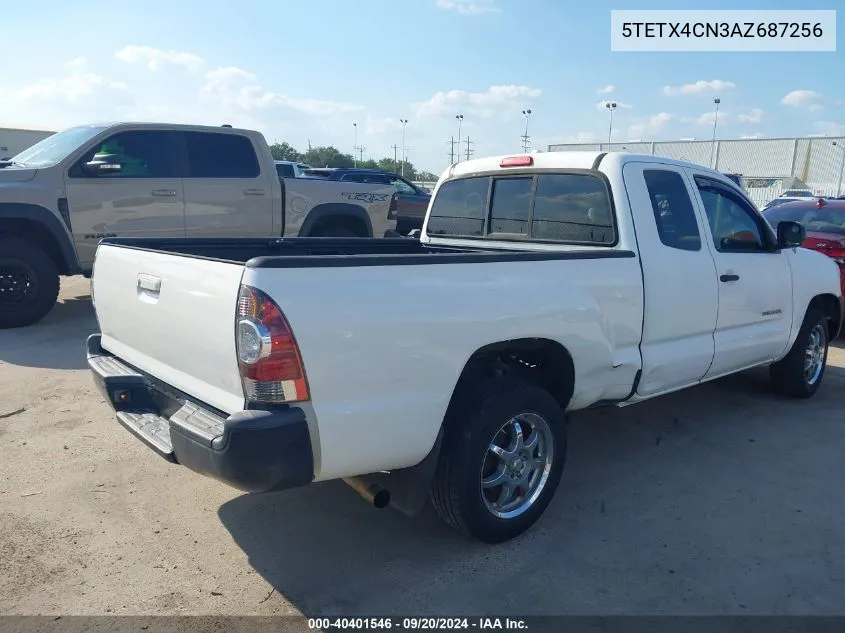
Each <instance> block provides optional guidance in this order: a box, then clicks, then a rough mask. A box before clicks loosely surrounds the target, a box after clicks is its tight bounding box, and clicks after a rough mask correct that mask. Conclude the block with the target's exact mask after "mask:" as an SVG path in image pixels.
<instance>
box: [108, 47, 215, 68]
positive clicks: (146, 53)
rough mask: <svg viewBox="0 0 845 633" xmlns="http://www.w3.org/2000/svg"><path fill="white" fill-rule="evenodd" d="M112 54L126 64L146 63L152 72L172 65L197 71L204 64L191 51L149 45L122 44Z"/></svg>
mask: <svg viewBox="0 0 845 633" xmlns="http://www.w3.org/2000/svg"><path fill="white" fill-rule="evenodd" d="M114 56H115V57H116V58H117V59H119V60H120V61H122V62H125V63H127V64H146V65H147V68H149V69H150V70H151V71H153V72H155V71H158V70H164V69H165V68H167V67H172V66H175V67H181V68H185V69H187V70H191V71H197V70H199V69H200V68H202V67H203V65H204V64H205V61H204V60H203V59H202V57H199V56H197V55H194V54H193V53H186V52H183V51H173V50H167V51H166V50H162V49H159V48H153V47H151V46H136V45H134V44H130V45H129V46H124V47H123V48H122V49H120V50H119V51H117V52H116V53H115V54H114Z"/></svg>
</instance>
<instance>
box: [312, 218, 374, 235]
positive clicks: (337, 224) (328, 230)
mask: <svg viewBox="0 0 845 633" xmlns="http://www.w3.org/2000/svg"><path fill="white" fill-rule="evenodd" d="M311 237H366V235H362V234H361V233H360V232H359V231H357V230H356V229H355V228H354V227H353V226H350V225H349V224H348V223H346V222H341V221H328V222H323V223H321V224H319V225H318V226H317V227H316V228H315V229H314V230H313V231H312V232H311Z"/></svg>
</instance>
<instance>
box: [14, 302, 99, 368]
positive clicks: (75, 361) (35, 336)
mask: <svg viewBox="0 0 845 633" xmlns="http://www.w3.org/2000/svg"><path fill="white" fill-rule="evenodd" d="M96 330H97V320H96V318H95V316H94V308H93V306H92V305H91V297H90V295H87V294H86V295H80V296H76V297H65V298H64V299H63V300H62V301H60V302H59V303H57V304H56V305H55V306H54V307H53V309H52V310H51V311H50V313H49V314H47V316H46V317H44V318H43V319H42V320H41V321H39V322H38V323H36V324H34V325H30V326H27V327H22V328H14V329H10V330H0V361H2V362H5V363H9V364H11V365H19V366H22V367H42V368H49V369H85V368H87V366H88V365H87V364H86V361H85V339H86V338H87V337H88V335H89V334H93V333H94V332H96Z"/></svg>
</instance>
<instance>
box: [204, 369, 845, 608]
mask: <svg viewBox="0 0 845 633" xmlns="http://www.w3.org/2000/svg"><path fill="white" fill-rule="evenodd" d="M766 382H767V381H766V380H765V372H763V375H762V376H761V375H760V374H759V372H758V373H757V374H755V373H754V372H748V373H747V374H743V375H740V376H735V377H730V378H726V379H723V380H720V381H718V382H717V383H715V384H713V385H707V386H702V387H698V388H694V389H690V390H686V391H685V392H684V393H678V394H673V395H670V396H665V397H663V398H661V399H659V400H655V401H652V402H646V403H642V404H639V405H634V406H631V407H627V408H624V409H606V410H601V411H592V412H589V413H581V414H577V415H575V416H573V419H572V420H571V421H570V439H569V456H568V463H567V466H566V469H565V471H564V478H563V480H562V482H561V486H560V488H559V489H558V491H557V494H556V496H555V498H554V500H553V501H552V503H551V505H550V506H549V508H548V510H547V511H546V513H545V515H544V516H543V517H542V518H541V520H540V521H539V522H538V523H537V524H535V526H534V528H533V529H531V530H530V531H529V532H527V533H526V534H524V535H523V536H521V537H520V538H518V539H515V540H514V541H511V542H509V543H504V544H501V545H497V546H485V545H483V544H480V543H477V542H475V541H473V540H470V539H468V538H465V537H463V536H461V535H460V534H458V533H456V532H453V531H452V530H451V529H450V528H448V527H447V526H446V525H445V524H444V523H442V522H441V521H440V520H439V518H438V517H437V516H436V514H435V513H434V510H433V509H432V508H431V507H430V506H429V507H428V508H427V509H426V510H425V512H424V513H423V514H422V515H421V516H419V517H417V518H414V519H411V518H407V517H404V516H403V515H400V514H398V513H396V512H395V511H393V510H376V509H374V508H372V507H370V506H368V505H367V504H366V503H365V502H364V501H363V500H361V499H360V498H359V497H358V496H357V494H356V493H355V492H353V491H352V490H351V489H350V488H348V487H347V486H346V485H345V484H343V483H341V482H328V483H324V484H317V485H313V486H309V487H306V488H302V489H297V490H291V491H285V492H280V493H273V494H267V495H244V496H241V497H237V498H235V499H233V500H231V501H229V502H227V503H226V504H224V505H223V506H221V507H220V509H219V510H218V515H219V517H220V519H221V521H222V522H223V524H224V525H225V527H226V528H227V529H228V530H229V532H230V533H231V535H232V537H233V539H234V540H235V542H236V543H237V544H238V545H239V546H240V547H241V548H242V549H243V551H244V552H245V553H246V554H247V556H248V558H249V562H250V564H251V565H252V567H253V568H254V569H255V570H256V571H257V572H258V573H259V574H261V575H262V576H263V577H264V578H265V579H266V580H267V581H268V582H269V583H270V584H271V585H272V586H273V587H275V589H276V590H277V591H278V592H279V593H280V594H282V595H283V596H285V597H286V598H287V599H288V600H289V601H290V602H291V603H292V604H293V605H295V606H296V607H297V608H298V609H299V610H300V611H302V612H303V613H304V614H306V615H309V616H318V615H330V614H335V615H337V614H342V615H363V614H374V613H384V614H396V615H401V614H406V615H407V614H415V615H416V614H419V615H423V614H425V615H436V614H441V615H455V614H489V613H513V614H526V615H529V614H567V613H569V614H572V613H584V614H602V615H612V614H623V613H625V614H662V613H677V614H684V613H686V614H689V613H714V614H715V613H746V614H747V613H755V612H756V613H773V614H774V613H788V612H795V611H796V610H797V611H798V612H813V613H823V612H828V613H835V612H837V611H836V609H840V608H841V604H845V583H843V584H842V585H841V586H840V587H839V588H838V589H837V588H835V587H834V591H833V593H835V594H836V595H835V596H834V598H835V600H833V601H832V602H829V603H828V602H825V601H826V600H831V587H830V584H829V583H828V582H827V581H825V580H824V579H825V578H829V577H830V576H828V575H827V574H828V572H830V573H834V574H835V573H838V572H836V566H837V564H838V563H836V557H831V556H828V555H826V554H824V553H821V554H819V552H818V550H819V549H824V547H822V546H821V545H820V544H821V543H828V542H829V541H828V539H833V541H836V542H839V543H841V544H842V545H843V546H845V542H843V537H842V533H841V530H840V527H841V523H840V521H841V520H843V519H845V512H843V510H842V505H841V503H838V500H840V499H839V492H837V491H833V490H830V489H828V488H826V487H824V486H818V485H817V483H818V482H820V481H830V480H831V477H832V476H834V475H835V476H836V477H840V476H845V462H843V461H842V460H841V451H842V450H843V447H845V439H843V437H842V434H841V433H833V431H834V430H835V429H840V428H841V421H837V419H836V418H838V417H839V416H837V415H836V414H835V408H834V407H833V406H832V404H833V402H834V400H835V399H836V394H835V393H833V392H834V391H835V389H830V388H828V389H827V390H825V391H824V392H820V393H819V394H818V395H817V397H816V398H814V399H813V401H814V402H818V403H819V405H820V406H823V407H826V409H825V412H823V414H821V415H820V414H818V413H817V412H816V411H812V410H810V409H808V407H807V405H806V401H804V402H802V403H796V402H784V401H782V400H780V399H776V400H775V403H776V404H775V405H774V406H773V401H772V399H771V397H769V396H768V395H765V396H764V397H760V396H761V395H763V391H764V390H767V389H768V386H767V384H766ZM809 417H812V418H813V423H812V424H810V425H807V424H799V421H800V420H802V419H807V418H809ZM831 434H833V439H831ZM773 463H776V464H777V465H778V466H777V468H773V466H772V464H773ZM834 471H836V473H834ZM831 551H833V550H831ZM796 587H800V589H798V590H796ZM840 594H841V595H840ZM837 602H838V604H837Z"/></svg>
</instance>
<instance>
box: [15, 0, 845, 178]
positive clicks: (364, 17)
mask: <svg viewBox="0 0 845 633" xmlns="http://www.w3.org/2000/svg"><path fill="white" fill-rule="evenodd" d="M707 4H708V7H707V8H708V9H733V8H743V9H761V10H762V9H795V8H803V9H836V8H842V5H841V0H807V1H805V2H801V3H795V2H786V1H784V0H765V1H763V0H746V2H744V3H743V4H742V5H741V7H738V6H737V3H736V2H735V1H733V2H725V1H721V0H710V2H708V3H707ZM48 6H49V8H45V7H48ZM39 7H41V8H40V9H39V10H38V13H37V14H36V12H35V10H34V9H33V5H32V4H27V3H8V6H4V8H3V20H2V21H3V27H4V28H3V30H4V35H3V37H4V40H5V42H4V59H5V62H4V67H3V73H2V75H0V104H3V105H2V107H0V126H3V127H15V126H20V127H42V128H45V127H46V128H48V129H60V128H63V127H67V126H70V125H73V124H76V123H84V122H90V121H102V120H122V119H128V120H168V121H175V122H197V123H211V124H220V123H224V122H225V123H231V124H233V125H241V126H246V127H253V128H256V129H259V130H261V131H262V132H263V133H264V134H265V136H266V137H267V140H268V141H270V142H273V141H274V140H279V141H281V140H286V141H288V142H290V143H291V144H293V145H294V146H295V147H297V148H300V149H304V148H306V147H307V143H308V142H309V141H310V142H311V143H312V144H314V145H319V144H333V145H336V146H337V147H339V148H340V149H341V150H343V151H348V152H351V148H352V145H353V143H354V130H353V125H352V124H353V122H357V124H358V126H357V130H358V142H359V144H360V145H363V146H364V147H365V148H366V150H365V157H366V156H370V157H376V158H378V157H382V156H386V155H389V156H392V155H393V150H392V148H391V146H392V145H393V144H401V138H402V137H401V125H400V123H399V119H400V118H407V119H409V120H410V122H409V123H408V125H407V127H406V141H405V144H406V146H407V147H408V158H409V160H411V161H412V162H414V163H415V164H416V165H417V167H419V168H424V169H428V170H430V171H434V172H436V173H437V172H439V171H440V170H441V169H443V168H444V167H445V166H446V165H447V163H448V140H449V138H450V136H452V135H456V134H457V123H456V121H455V115H456V114H458V113H462V114H463V115H464V120H463V126H462V128H463V130H462V136H463V137H464V138H465V137H466V136H469V137H470V138H471V139H472V141H473V150H474V151H475V155H476V156H479V155H485V154H497V153H505V152H515V151H518V150H519V148H520V146H521V145H520V136H521V135H522V133H523V127H524V119H523V117H522V114H521V111H522V110H523V109H525V108H531V110H532V112H533V114H532V117H531V120H530V128H529V134H530V135H531V136H532V139H533V145H534V147H540V148H544V149H545V146H546V145H547V144H549V143H558V142H570V141H576V140H595V141H601V140H606V138H607V129H608V113H607V111H606V109H604V108H602V107H601V106H600V102H601V101H602V100H605V99H612V100H614V101H617V102H618V103H620V106H623V107H619V108H618V109H617V110H616V113H615V115H614V122H613V123H614V125H613V127H614V140H620V141H624V140H632V139H644V140H664V139H673V138H683V137H687V138H688V137H695V138H710V135H711V134H712V111H713V109H714V106H713V102H712V100H713V98H714V97H716V96H718V97H719V98H721V100H722V104H721V106H720V113H719V132H718V135H719V137H720V138H739V137H741V136H755V135H756V136H767V137H777V136H795V135H797V136H805V135H812V134H828V135H835V134H843V133H845V83H843V81H842V69H843V66H845V64H843V62H845V52H842V51H841V49H840V51H838V52H835V53H832V52H829V53H708V52H705V53H619V52H611V51H610V9H611V8H615V9H641V8H644V9H684V8H688V9H692V8H700V5H699V6H696V4H695V3H693V2H689V1H687V0H650V1H649V2H648V3H640V2H631V1H626V0H616V1H615V2H614V3H607V2H602V0H593V1H592V2H564V1H563V0H392V1H391V0H346V1H343V0H320V1H319V2H307V1H305V2H304V1H302V0H296V1H293V0H275V1H270V0H267V1H258V0H240V1H239V2H226V1H223V0H204V1H203V2H202V3H197V4H193V3H187V2H176V1H174V0H169V1H167V2H164V1H162V0H146V1H145V2H143V3H141V2H122V3H85V2H78V3H67V2H59V1H57V0H54V1H53V2H51V3H50V4H49V5H48V4H47V3H40V4H39ZM842 13H845V12H842V11H840V14H842ZM838 22H839V24H838V25H837V26H838V27H841V25H842V18H841V16H838ZM838 30H841V29H838ZM841 46H842V44H841V38H840V47H841ZM667 86H668V87H670V88H669V90H668V91H667V89H666V87H667ZM610 87H612V90H611V88H610ZM602 89H605V92H601V93H600V92H599V91H600V90H602ZM796 91H798V92H796ZM667 92H668V93H671V94H667Z"/></svg>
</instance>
